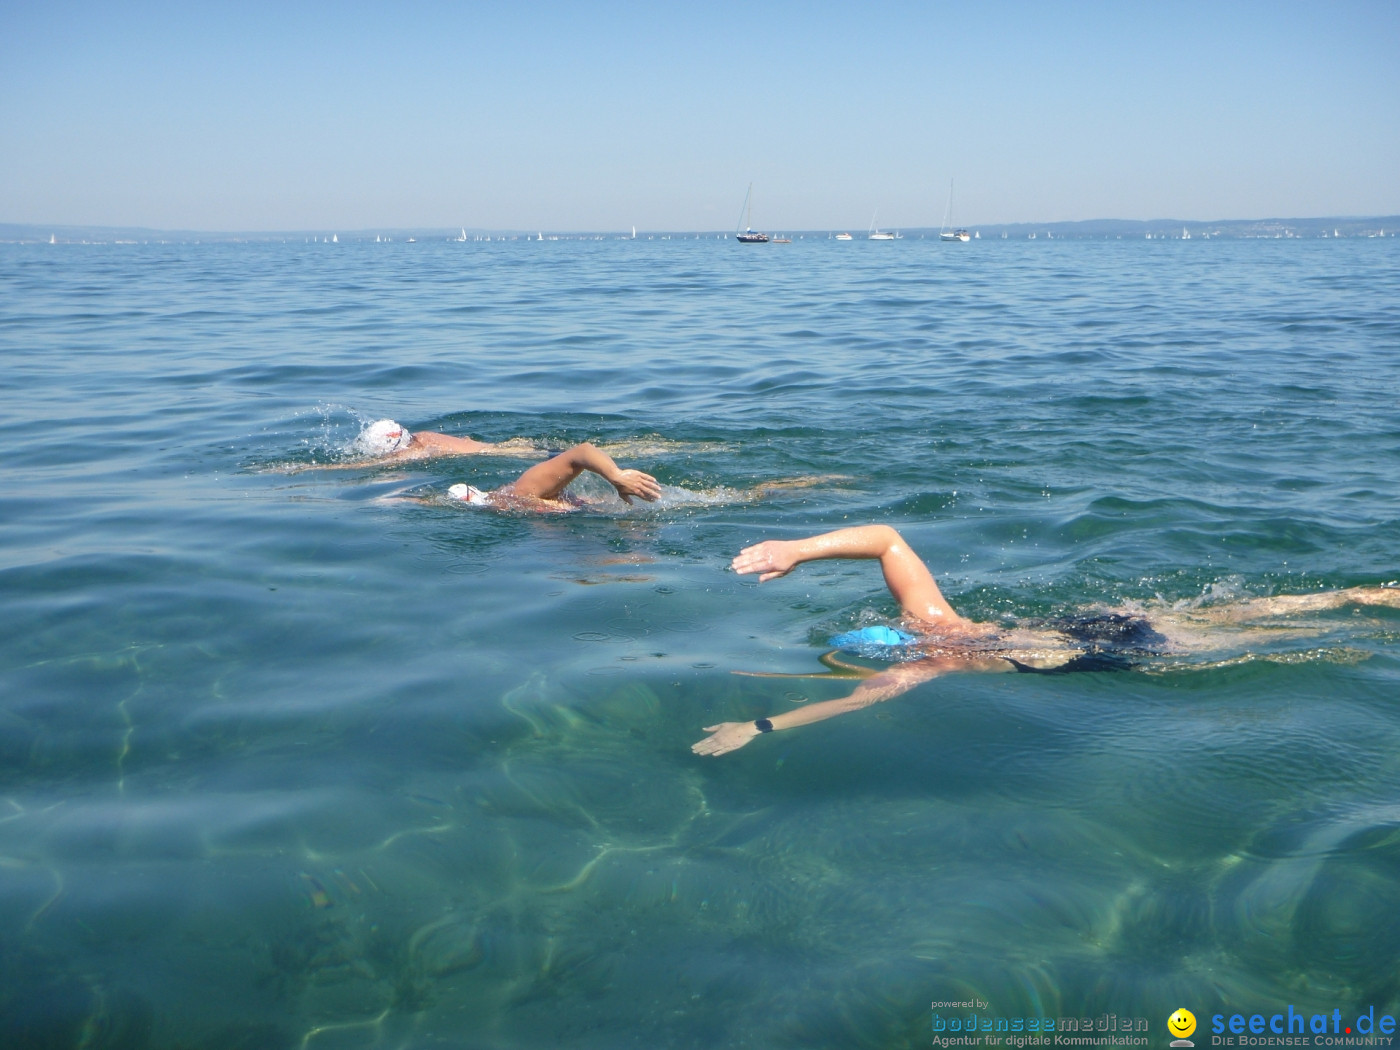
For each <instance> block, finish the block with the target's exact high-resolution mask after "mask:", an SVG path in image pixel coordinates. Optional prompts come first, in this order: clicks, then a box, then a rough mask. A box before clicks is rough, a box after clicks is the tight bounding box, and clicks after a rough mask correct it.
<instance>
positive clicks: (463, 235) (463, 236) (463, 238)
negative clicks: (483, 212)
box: [457, 226, 467, 243]
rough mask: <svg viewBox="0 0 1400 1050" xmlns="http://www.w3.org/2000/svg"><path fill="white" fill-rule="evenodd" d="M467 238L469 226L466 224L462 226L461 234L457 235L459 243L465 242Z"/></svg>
mask: <svg viewBox="0 0 1400 1050" xmlns="http://www.w3.org/2000/svg"><path fill="white" fill-rule="evenodd" d="M466 240H467V228H466V227H465V226H463V227H462V232H461V234H460V235H459V236H458V237H457V241H458V243H465V242H466Z"/></svg>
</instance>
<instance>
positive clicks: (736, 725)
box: [690, 656, 1012, 756]
mask: <svg viewBox="0 0 1400 1050" xmlns="http://www.w3.org/2000/svg"><path fill="white" fill-rule="evenodd" d="M1011 669H1012V666H1011V664H1010V663H1008V662H1007V661H1005V660H1000V659H996V658H995V657H972V658H968V657H962V656H931V657H928V658H927V659H924V660H915V661H913V662H911V663H907V664H900V665H899V666H897V667H891V668H890V669H889V670H888V671H882V672H881V673H879V674H877V675H875V676H874V677H872V678H867V679H865V681H863V682H861V684H860V685H858V686H856V688H855V690H854V691H852V692H851V693H850V694H849V695H848V696H843V697H841V698H840V699H837V700H823V701H822V702H821V703H819V704H804V705H803V706H801V707H796V708H793V709H792V710H790V711H784V712H783V713H782V714H777V715H771V716H769V718H768V719H767V722H768V724H769V725H771V726H772V727H773V729H772V730H771V731H773V732H776V731H778V730H783V729H796V728H797V727H798V726H805V725H808V724H810V723H812V722H822V721H825V720H826V719H828V718H835V717H836V716H837V715H844V714H845V713H846V712H848V711H859V710H860V709H861V708H862V707H869V706H870V705H871V704H877V703H879V702H880V701H881V700H889V699H891V698H892V697H896V696H899V695H900V694H901V693H907V692H908V691H909V690H910V689H913V688H914V687H915V686H916V685H920V684H921V683H923V682H927V681H930V680H931V679H934V678H937V677H938V676H939V675H943V674H948V673H949V672H952V671H1009V670H1011ZM705 732H707V733H709V734H710V735H709V736H707V737H705V738H704V739H703V740H699V741H696V742H695V743H694V744H692V745H691V747H690V750H692V751H694V752H695V753H696V754H697V755H716V756H718V755H725V754H728V753H729V752H730V751H737V750H739V748H741V747H743V746H744V745H745V744H747V743H748V742H749V741H750V740H752V739H753V738H754V737H756V736H761V735H762V734H763V733H764V730H761V729H759V727H758V722H721V723H719V724H718V725H713V726H706V727H705Z"/></svg>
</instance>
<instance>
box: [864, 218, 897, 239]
mask: <svg viewBox="0 0 1400 1050" xmlns="http://www.w3.org/2000/svg"><path fill="white" fill-rule="evenodd" d="M879 214H880V213H879V212H878V211H877V212H876V213H875V215H872V216H870V233H869V234H868V235H867V239H868V240H872V241H892V240H895V239H896V238H897V237H898V236H899V235H898V234H895V233H887V232H883V231H881V229H880V228H879V227H878V226H876V225H875V218H876V216H878V215H879Z"/></svg>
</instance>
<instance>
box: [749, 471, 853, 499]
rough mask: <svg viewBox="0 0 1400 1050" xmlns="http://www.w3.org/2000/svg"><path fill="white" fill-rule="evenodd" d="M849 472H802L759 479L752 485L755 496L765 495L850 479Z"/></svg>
mask: <svg viewBox="0 0 1400 1050" xmlns="http://www.w3.org/2000/svg"><path fill="white" fill-rule="evenodd" d="M850 480H851V477H850V475H849V474H804V475H803V476H802V477H797V478H779V479H777V480H776V481H760V482H759V483H758V484H757V485H755V486H754V487H753V494H754V495H755V496H766V495H768V493H770V492H785V491H787V490H788V489H810V488H815V487H816V486H817V485H825V484H827V483H828V482H833V481H850Z"/></svg>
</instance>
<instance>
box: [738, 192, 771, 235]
mask: <svg viewBox="0 0 1400 1050" xmlns="http://www.w3.org/2000/svg"><path fill="white" fill-rule="evenodd" d="M739 216H740V219H741V220H742V221H743V223H744V232H743V233H739V232H738V230H737V229H736V230H735V232H734V238H735V240H737V241H738V242H739V243H740V244H767V243H768V234H766V233H759V232H758V231H757V230H755V229H754V228H753V183H752V182H751V183H749V192H748V193H746V194H744V207H743V210H742V211H740V212H739Z"/></svg>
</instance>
